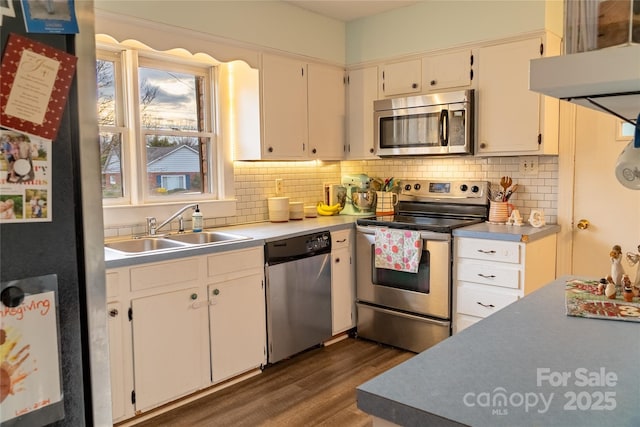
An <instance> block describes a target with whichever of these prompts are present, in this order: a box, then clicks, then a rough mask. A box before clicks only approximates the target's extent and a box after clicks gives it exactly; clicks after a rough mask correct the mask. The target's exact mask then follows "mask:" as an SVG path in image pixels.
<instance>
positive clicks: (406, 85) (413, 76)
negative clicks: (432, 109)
mask: <svg viewBox="0 0 640 427" xmlns="http://www.w3.org/2000/svg"><path fill="white" fill-rule="evenodd" d="M421 81H422V61H421V60H420V59H414V60H411V61H404V62H395V63H392V64H385V65H383V66H382V67H380V97H390V96H397V95H411V94H418V93H420V92H421V91H422V84H421Z"/></svg>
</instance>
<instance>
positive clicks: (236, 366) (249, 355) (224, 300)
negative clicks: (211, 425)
mask: <svg viewBox="0 0 640 427" xmlns="http://www.w3.org/2000/svg"><path fill="white" fill-rule="evenodd" d="M262 281H263V275H261V274H260V275H254V276H248V277H241V278H239V279H234V280H229V281H226V282H222V283H217V284H211V285H209V330H210V331H211V332H210V333H211V373H212V375H211V376H212V380H213V382H214V383H217V382H219V381H222V380H225V379H227V378H230V377H232V376H234V375H237V374H240V373H242V372H246V371H248V370H250V369H252V368H256V367H258V366H260V365H263V364H264V363H266V354H265V350H266V345H267V344H266V331H267V327H266V323H265V322H266V321H265V301H264V288H263V287H262Z"/></svg>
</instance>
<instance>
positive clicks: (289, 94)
mask: <svg viewBox="0 0 640 427" xmlns="http://www.w3.org/2000/svg"><path fill="white" fill-rule="evenodd" d="M261 71H262V73H261V81H262V131H263V144H262V155H263V158H264V159H272V160H286V159H304V158H306V146H307V65H306V64H305V63H304V62H301V61H297V60H295V59H290V58H285V57H281V56H274V55H267V54H264V55H263V56H262V70H261Z"/></svg>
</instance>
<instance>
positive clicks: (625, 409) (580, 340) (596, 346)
mask: <svg viewBox="0 0 640 427" xmlns="http://www.w3.org/2000/svg"><path fill="white" fill-rule="evenodd" d="M572 278H573V277H568V276H567V277H562V278H559V279H557V280H555V281H554V282H552V283H550V284H549V285H547V286H545V287H543V288H541V289H540V290H538V291H536V292H533V293H532V294H530V295H528V296H526V297H525V298H523V299H521V300H520V301H518V302H516V303H513V304H511V305H509V306H507V307H506V308H504V309H502V310H500V311H498V312H497V313H495V314H493V315H491V316H489V317H487V318H486V319H484V320H482V321H480V322H478V323H477V324H475V325H473V326H471V327H469V328H467V329H465V330H464V331H462V332H461V333H459V334H457V335H455V336H453V337H450V338H448V339H446V340H445V341H442V342H441V343H439V344H438V345H436V346H434V347H432V348H430V349H428V350H426V351H425V352H423V353H420V354H418V355H416V356H415V357H413V358H412V359H410V360H408V361H406V362H404V363H403V364H401V365H398V366H397V367H395V368H392V369H391V370H389V371H387V372H385V373H384V374H382V375H380V376H378V377H376V378H374V379H372V380H370V381H368V382H366V383H364V384H362V385H361V386H360V387H358V389H357V399H358V407H359V408H360V409H361V410H363V411H365V412H367V413H369V414H371V415H373V416H374V417H375V418H374V420H375V422H374V426H376V425H386V426H388V425H390V424H389V423H394V424H398V425H402V426H421V427H424V426H461V425H469V426H563V427H568V426H603V425H615V426H618V427H620V426H640V323H639V322H630V321H616V320H601V319H589V318H581V317H571V316H567V315H566V309H565V298H564V292H565V283H566V282H567V280H570V279H572ZM638 314H639V315H640V312H639V313H638Z"/></svg>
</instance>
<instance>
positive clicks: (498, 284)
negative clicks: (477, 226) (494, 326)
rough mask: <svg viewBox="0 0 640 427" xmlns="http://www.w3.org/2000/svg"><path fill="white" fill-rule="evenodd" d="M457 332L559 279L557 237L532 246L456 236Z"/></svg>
mask: <svg viewBox="0 0 640 427" xmlns="http://www.w3.org/2000/svg"><path fill="white" fill-rule="evenodd" d="M454 252H455V254H454V256H455V262H454V283H455V285H454V312H455V319H454V332H455V333H458V332H460V331H462V330H463V329H465V328H466V327H468V326H470V325H472V324H473V323H475V322H477V321H479V320H481V319H482V318H484V317H487V316H489V315H491V314H493V313H495V312H496V311H498V310H500V309H502V308H504V307H506V306H507V305H509V304H511V303H512V302H515V301H517V300H518V299H519V298H521V297H523V296H524V295H526V294H529V293H531V292H533V291H534V290H536V289H538V288H540V287H541V286H544V285H545V284H547V283H549V282H551V281H552V280H554V279H555V266H556V235H555V234H551V235H548V236H545V237H543V238H541V239H538V240H535V241H533V242H530V243H524V242H512V241H501V240H490V239H475V238H467V237H456V238H455V243H454Z"/></svg>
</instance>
